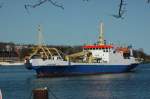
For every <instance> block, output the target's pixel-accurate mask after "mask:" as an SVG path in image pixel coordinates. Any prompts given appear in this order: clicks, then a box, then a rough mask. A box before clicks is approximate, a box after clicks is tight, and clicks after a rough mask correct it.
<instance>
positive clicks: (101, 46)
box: [83, 45, 113, 49]
mask: <svg viewBox="0 0 150 99" xmlns="http://www.w3.org/2000/svg"><path fill="white" fill-rule="evenodd" d="M83 48H84V49H88V48H113V46H112V45H86V46H83Z"/></svg>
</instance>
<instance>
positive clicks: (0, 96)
mask: <svg viewBox="0 0 150 99" xmlns="http://www.w3.org/2000/svg"><path fill="white" fill-rule="evenodd" d="M0 99H2V92H1V89H0Z"/></svg>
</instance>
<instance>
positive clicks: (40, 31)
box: [38, 25, 43, 47]
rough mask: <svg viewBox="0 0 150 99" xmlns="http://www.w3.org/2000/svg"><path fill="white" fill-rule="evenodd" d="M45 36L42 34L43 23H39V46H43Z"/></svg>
mask: <svg viewBox="0 0 150 99" xmlns="http://www.w3.org/2000/svg"><path fill="white" fill-rule="evenodd" d="M42 41H43V36H42V29H41V25H38V47H42V43H43V42H42Z"/></svg>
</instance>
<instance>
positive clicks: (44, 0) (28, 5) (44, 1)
mask: <svg viewBox="0 0 150 99" xmlns="http://www.w3.org/2000/svg"><path fill="white" fill-rule="evenodd" d="M46 2H50V3H51V4H52V5H54V6H56V7H59V8H61V9H64V7H63V5H60V4H58V2H57V1H53V0H39V2H38V3H36V4H33V5H31V4H26V5H24V7H25V9H26V10H27V12H28V13H29V10H28V8H36V7H38V6H40V5H42V4H44V3H46Z"/></svg>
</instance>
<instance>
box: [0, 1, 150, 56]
mask: <svg viewBox="0 0 150 99" xmlns="http://www.w3.org/2000/svg"><path fill="white" fill-rule="evenodd" d="M36 1H38V0H0V4H3V6H2V8H0V42H14V43H18V44H37V27H38V25H41V27H42V31H43V37H44V42H45V44H49V45H83V44H92V43H95V42H97V40H98V36H99V25H100V22H101V21H102V22H103V23H104V33H105V39H106V40H107V42H113V43H117V44H124V45H131V44H132V46H133V47H134V48H135V49H139V48H143V49H144V51H145V52H146V53H148V54H150V44H149V43H150V4H147V3H146V2H145V1H146V0H126V1H127V5H126V10H127V12H126V13H125V15H124V19H116V18H114V17H112V15H113V14H117V13H118V7H119V6H118V5H119V1H120V0H89V2H83V0H55V1H57V2H59V3H61V4H63V6H64V10H62V9H60V8H58V7H55V6H53V5H52V4H51V3H49V2H47V3H44V4H42V5H41V6H39V7H36V8H30V9H29V13H27V11H26V10H25V8H24V5H25V4H34V3H36Z"/></svg>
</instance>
